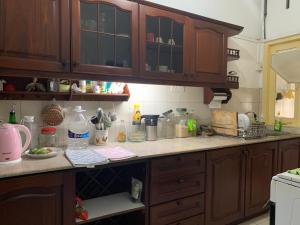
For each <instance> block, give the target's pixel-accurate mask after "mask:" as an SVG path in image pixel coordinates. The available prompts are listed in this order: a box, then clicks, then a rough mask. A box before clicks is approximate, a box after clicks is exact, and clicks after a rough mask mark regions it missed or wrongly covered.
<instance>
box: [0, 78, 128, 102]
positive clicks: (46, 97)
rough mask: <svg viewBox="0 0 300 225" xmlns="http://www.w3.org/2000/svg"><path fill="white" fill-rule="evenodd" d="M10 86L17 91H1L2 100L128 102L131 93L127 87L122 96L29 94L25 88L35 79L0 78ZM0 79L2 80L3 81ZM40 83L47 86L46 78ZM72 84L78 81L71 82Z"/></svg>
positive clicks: (69, 93) (67, 93)
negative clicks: (13, 86)
mask: <svg viewBox="0 0 300 225" xmlns="http://www.w3.org/2000/svg"><path fill="white" fill-rule="evenodd" d="M0 78H1V79H4V80H6V81H7V82H8V83H10V84H14V85H15V88H16V91H13V92H8V91H2V92H1V91H0V100H31V101H51V100H53V99H56V100H58V101H128V99H129V98H130V92H129V89H128V85H125V88H124V92H123V93H122V94H109V93H100V94H96V93H74V92H72V91H69V92H28V91H25V87H26V85H27V84H28V83H30V82H32V80H33V78H21V77H17V78H16V77H0ZM1 79H0V80H1ZM38 81H39V82H40V83H43V84H44V86H45V87H46V86H47V79H46V78H39V79H38ZM70 82H71V83H73V82H76V81H72V80H71V81H70Z"/></svg>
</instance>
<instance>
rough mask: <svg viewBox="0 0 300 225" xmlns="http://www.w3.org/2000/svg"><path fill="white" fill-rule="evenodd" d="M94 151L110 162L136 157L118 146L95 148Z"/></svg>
mask: <svg viewBox="0 0 300 225" xmlns="http://www.w3.org/2000/svg"><path fill="white" fill-rule="evenodd" d="M94 150H95V151H96V152H97V153H99V154H100V155H103V156H104V157H106V158H108V159H109V160H110V161H119V160H124V159H129V158H133V157H137V155H136V154H134V153H133V152H131V151H129V150H127V149H125V148H122V147H119V146H116V147H103V148H96V149H94Z"/></svg>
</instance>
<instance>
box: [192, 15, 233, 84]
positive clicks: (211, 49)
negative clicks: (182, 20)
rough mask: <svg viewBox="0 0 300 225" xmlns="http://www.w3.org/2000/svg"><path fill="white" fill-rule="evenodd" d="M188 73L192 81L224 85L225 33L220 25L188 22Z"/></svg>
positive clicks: (225, 65)
mask: <svg viewBox="0 0 300 225" xmlns="http://www.w3.org/2000/svg"><path fill="white" fill-rule="evenodd" d="M190 26H191V32H190V38H189V40H190V46H191V51H190V52H191V53H190V67H191V68H190V73H191V75H192V79H193V80H194V81H199V82H207V83H225V82H226V77H227V76H226V74H227V36H228V35H227V32H226V29H225V28H224V27H222V26H220V25H216V24H213V23H209V22H206V21H201V20H192V21H190Z"/></svg>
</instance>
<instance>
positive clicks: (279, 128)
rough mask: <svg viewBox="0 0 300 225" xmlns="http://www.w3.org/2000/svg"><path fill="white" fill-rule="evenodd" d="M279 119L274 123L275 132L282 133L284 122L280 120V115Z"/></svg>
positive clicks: (278, 114)
mask: <svg viewBox="0 0 300 225" xmlns="http://www.w3.org/2000/svg"><path fill="white" fill-rule="evenodd" d="M277 116H278V117H277V119H275V123H274V131H278V132H281V131H282V122H281V120H280V118H279V117H280V113H279V112H278V113H277Z"/></svg>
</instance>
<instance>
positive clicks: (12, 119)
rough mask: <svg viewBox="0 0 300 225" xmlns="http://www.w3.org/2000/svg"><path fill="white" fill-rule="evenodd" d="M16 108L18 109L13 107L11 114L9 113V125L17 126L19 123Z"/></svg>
mask: <svg viewBox="0 0 300 225" xmlns="http://www.w3.org/2000/svg"><path fill="white" fill-rule="evenodd" d="M15 108H16V105H13V106H12V108H11V110H10V112H9V119H8V123H10V124H16V123H17V118H16V110H15Z"/></svg>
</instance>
